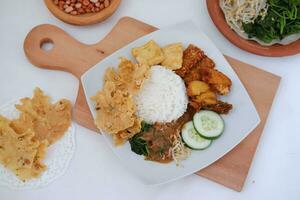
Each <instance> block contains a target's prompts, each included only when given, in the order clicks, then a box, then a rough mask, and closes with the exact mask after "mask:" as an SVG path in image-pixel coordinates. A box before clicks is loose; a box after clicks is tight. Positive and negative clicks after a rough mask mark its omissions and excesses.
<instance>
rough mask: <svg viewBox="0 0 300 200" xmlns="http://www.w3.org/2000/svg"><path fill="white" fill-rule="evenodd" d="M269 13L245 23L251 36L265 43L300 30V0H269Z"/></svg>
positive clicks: (246, 30) (245, 29)
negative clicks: (252, 21)
mask: <svg viewBox="0 0 300 200" xmlns="http://www.w3.org/2000/svg"><path fill="white" fill-rule="evenodd" d="M268 4H269V8H268V12H267V15H266V16H265V17H264V18H262V17H258V18H257V19H256V20H255V22H254V23H248V24H246V23H243V29H244V31H245V32H246V33H247V34H248V35H249V37H250V38H252V37H256V38H258V39H260V40H262V41H263V42H265V43H270V42H272V40H274V39H280V40H281V39H283V38H284V37H286V36H289V35H292V34H295V33H299V32H300V0H268Z"/></svg>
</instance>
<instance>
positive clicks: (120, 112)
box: [92, 82, 135, 134]
mask: <svg viewBox="0 0 300 200" xmlns="http://www.w3.org/2000/svg"><path fill="white" fill-rule="evenodd" d="M92 100H93V101H95V102H96V110H97V117H96V121H95V123H96V125H97V127H98V128H99V129H101V130H104V131H105V132H107V133H109V134H116V133H118V132H119V131H121V130H124V129H127V128H129V127H131V126H132V125H133V124H134V120H135V119H134V115H133V114H134V113H135V104H134V102H133V99H132V98H131V96H130V94H129V93H128V91H126V90H125V91H122V90H116V89H115V85H114V83H113V82H106V83H105V84H104V87H103V90H102V91H100V92H98V93H97V95H96V96H94V97H92Z"/></svg>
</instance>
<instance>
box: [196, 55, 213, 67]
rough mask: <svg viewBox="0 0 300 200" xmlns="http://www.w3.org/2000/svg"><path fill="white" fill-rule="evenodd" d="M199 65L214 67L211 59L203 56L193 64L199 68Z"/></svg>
mask: <svg viewBox="0 0 300 200" xmlns="http://www.w3.org/2000/svg"><path fill="white" fill-rule="evenodd" d="M201 67H208V68H211V69H212V68H215V63H214V61H213V60H212V59H210V58H209V57H207V56H205V57H204V58H203V59H202V60H201V61H200V62H198V63H197V64H196V65H195V68H198V69H199V68H201Z"/></svg>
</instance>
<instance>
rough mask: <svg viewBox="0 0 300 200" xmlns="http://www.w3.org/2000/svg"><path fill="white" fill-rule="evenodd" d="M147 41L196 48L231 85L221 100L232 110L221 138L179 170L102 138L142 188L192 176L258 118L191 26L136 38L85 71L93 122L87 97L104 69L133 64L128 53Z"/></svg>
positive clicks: (214, 50) (231, 74)
mask: <svg viewBox="0 0 300 200" xmlns="http://www.w3.org/2000/svg"><path fill="white" fill-rule="evenodd" d="M151 39H153V40H155V41H156V42H157V43H158V44H159V45H160V46H164V45H167V44H170V43H176V42H182V43H183V44H184V47H187V46H188V44H190V43H191V44H194V45H196V46H198V47H200V48H201V49H202V50H204V51H205V53H206V54H207V55H208V56H209V57H210V58H212V59H213V60H214V62H215V63H216V67H217V69H219V70H220V71H222V72H223V73H225V74H226V75H227V76H228V77H229V78H230V79H231V80H232V83H233V85H232V90H231V92H230V94H229V95H228V96H226V97H222V100H224V101H227V102H230V103H232V104H233V110H232V111H231V112H230V113H229V114H228V115H223V118H224V120H225V131H224V133H223V135H222V136H221V137H220V138H219V139H217V140H215V141H214V142H213V144H212V145H211V146H210V147H209V148H208V149H206V150H204V151H192V154H191V155H190V157H189V158H188V159H187V160H185V161H183V162H182V165H183V166H176V165H175V163H174V162H172V163H169V164H160V163H155V162H151V161H146V160H144V159H143V156H138V155H136V154H135V153H133V152H132V151H131V150H130V145H129V143H128V142H127V143H126V144H125V145H123V146H121V147H115V146H114V145H113V142H112V138H111V137H110V136H109V135H107V134H103V136H104V138H105V140H106V142H107V144H108V145H109V146H110V147H111V149H112V151H113V152H114V154H115V155H116V156H117V157H118V158H119V159H120V161H121V163H122V165H121V166H124V167H127V169H128V170H129V171H130V172H131V173H132V174H133V175H134V176H136V177H137V178H138V179H140V180H141V181H142V182H144V183H145V184H161V183H166V182H169V181H172V180H175V179H178V178H181V177H184V176H187V175H189V174H192V173H195V172H197V171H199V170H201V169H203V168H204V167H206V166H208V165H210V164H212V163H213V162H215V161H216V160H218V159H219V158H221V157H222V156H224V155H225V154H226V153H227V152H229V151H230V150H231V149H232V148H234V147H235V146H236V145H237V144H239V143H240V142H241V141H242V140H243V139H244V138H245V137H246V136H247V135H248V134H249V133H250V132H251V131H252V130H253V129H254V128H255V127H256V126H257V125H258V124H259V122H260V118H259V115H258V114H257V111H256V109H255V107H254V104H253V102H252V100H251V99H250V97H249V95H248V93H247V91H246V89H245V88H244V86H243V84H242V83H241V81H240V80H239V78H238V76H237V75H236V73H235V72H234V70H233V69H232V68H231V66H230V65H229V63H228V62H227V61H226V59H225V58H224V56H223V55H222V53H221V52H220V51H219V50H218V48H217V47H216V46H215V45H214V44H213V42H212V41H211V40H210V39H209V38H208V37H207V36H206V35H205V34H204V33H203V32H202V31H201V30H200V29H199V28H197V27H196V26H195V25H194V24H193V23H192V22H185V23H182V24H177V25H174V26H171V27H169V28H165V29H161V30H158V31H155V32H153V33H151V34H148V35H146V36H144V37H142V38H139V39H138V40H136V41H134V42H132V43H130V44H129V45H127V46H125V47H123V48H122V49H119V50H118V51H116V52H115V53H113V54H112V55H110V56H109V57H107V58H105V59H104V60H102V61H101V62H100V63H98V64H97V65H95V66H94V67H92V68H91V69H90V70H88V71H87V72H86V73H85V74H84V75H83V76H82V77H81V81H82V84H83V89H84V92H85V95H86V99H87V102H88V105H89V108H90V110H91V112H92V115H93V117H94V118H95V116H96V112H95V110H94V103H93V102H92V101H91V100H90V97H91V96H94V95H95V94H96V92H97V91H99V90H100V89H101V88H102V86H103V74H104V72H105V70H106V68H108V67H117V66H118V64H119V57H121V56H125V57H127V58H129V59H131V60H134V58H133V57H132V56H131V53H130V52H131V49H132V48H133V47H137V46H140V45H143V44H144V43H146V42H148V41H149V40H151Z"/></svg>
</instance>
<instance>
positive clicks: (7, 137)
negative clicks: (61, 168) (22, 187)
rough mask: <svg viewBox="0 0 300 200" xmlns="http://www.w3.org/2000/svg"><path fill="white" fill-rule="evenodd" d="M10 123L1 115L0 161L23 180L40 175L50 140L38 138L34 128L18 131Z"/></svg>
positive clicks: (44, 167)
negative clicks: (35, 136) (35, 135)
mask: <svg viewBox="0 0 300 200" xmlns="http://www.w3.org/2000/svg"><path fill="white" fill-rule="evenodd" d="M10 124H11V121H10V120H8V119H6V118H5V117H2V116H0V162H1V163H2V164H3V165H4V166H5V167H6V168H8V169H10V170H12V171H13V172H14V173H15V174H16V175H17V177H19V178H20V179H21V180H23V181H25V180H28V179H31V178H35V177H38V176H40V175H41V173H42V172H43V171H45V170H46V166H45V165H44V164H43V163H42V160H43V159H44V157H45V154H46V148H47V146H48V142H47V141H46V140H44V141H41V142H40V141H39V140H36V139H35V138H34V132H33V130H32V129H26V128H24V130H25V129H26V130H25V131H22V132H21V131H20V130H19V131H20V132H19V133H17V132H16V131H15V130H14V129H13V128H12V127H11V126H10Z"/></svg>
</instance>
